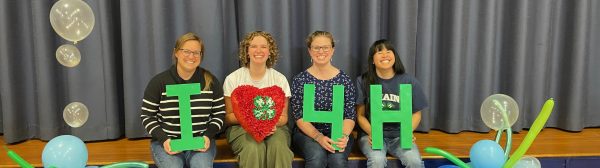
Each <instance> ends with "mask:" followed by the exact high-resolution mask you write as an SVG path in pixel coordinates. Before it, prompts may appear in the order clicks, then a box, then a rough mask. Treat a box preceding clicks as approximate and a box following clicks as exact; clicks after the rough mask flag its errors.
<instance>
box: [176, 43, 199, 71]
mask: <svg viewBox="0 0 600 168" xmlns="http://www.w3.org/2000/svg"><path fill="white" fill-rule="evenodd" d="M175 57H176V58H177V68H178V69H180V70H183V71H186V72H194V71H195V70H196V68H197V67H198V66H200V62H201V57H202V46H201V44H200V42H199V41H197V40H188V41H186V42H184V43H183V45H181V47H180V48H179V49H177V51H175Z"/></svg>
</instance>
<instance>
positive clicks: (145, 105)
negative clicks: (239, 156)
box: [141, 33, 225, 167]
mask: <svg viewBox="0 0 600 168" xmlns="http://www.w3.org/2000/svg"><path fill="white" fill-rule="evenodd" d="M203 58H204V42H203V41H202V39H200V37H198V36H197V35H196V34H194V33H187V34H184V35H182V36H181V37H179V39H177V42H176V43H175V48H173V59H174V60H175V64H174V65H172V66H171V67H170V68H169V69H167V70H166V71H164V72H162V73H160V74H158V75H156V76H154V78H152V80H150V82H149V83H148V86H147V87H146V90H145V91H144V99H143V101H142V107H141V118H142V124H143V125H144V127H145V128H146V131H147V132H148V133H149V134H150V135H151V136H152V141H151V144H150V146H151V149H152V158H153V159H154V163H155V164H156V165H157V166H158V167H212V166H213V159H214V157H215V154H216V152H217V150H216V146H215V135H216V134H217V132H219V130H221V128H223V124H224V117H225V104H224V101H223V89H222V88H221V84H220V83H219V81H218V80H217V78H215V77H214V76H213V75H212V74H211V73H210V72H209V71H208V70H206V69H204V68H201V67H200V63H201V62H202V59H203ZM186 83H198V84H200V86H201V88H200V89H201V94H197V95H192V96H191V97H190V100H191V102H193V103H191V104H190V105H191V113H192V116H193V117H192V132H193V134H194V137H203V138H204V146H205V148H204V149H199V150H195V151H181V152H172V151H171V145H170V142H171V139H181V131H180V129H181V128H180V126H179V124H180V123H179V104H178V101H177V97H167V96H166V86H167V85H174V84H186Z"/></svg>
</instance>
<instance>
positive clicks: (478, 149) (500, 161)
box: [469, 140, 506, 168]
mask: <svg viewBox="0 0 600 168" xmlns="http://www.w3.org/2000/svg"><path fill="white" fill-rule="evenodd" d="M469 155H470V157H471V166H472V167H474V168H500V167H502V165H504V162H505V161H506V158H505V156H504V151H503V150H502V147H501V146H500V145H499V144H498V143H496V142H494V141H492V140H480V141H478V142H477V143H475V144H473V146H472V147H471V152H470V153H469Z"/></svg>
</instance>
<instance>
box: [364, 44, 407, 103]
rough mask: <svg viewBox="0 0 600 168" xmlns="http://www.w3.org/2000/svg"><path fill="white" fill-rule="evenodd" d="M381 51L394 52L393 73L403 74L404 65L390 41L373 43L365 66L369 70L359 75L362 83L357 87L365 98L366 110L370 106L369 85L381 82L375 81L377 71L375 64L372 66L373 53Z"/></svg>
mask: <svg viewBox="0 0 600 168" xmlns="http://www.w3.org/2000/svg"><path fill="white" fill-rule="evenodd" d="M383 49H387V50H391V51H392V52H394V67H393V68H394V73H396V74H404V72H405V71H404V65H403V64H402V60H400V57H399V56H398V54H397V52H396V49H395V48H394V46H393V45H392V44H391V43H390V41H388V40H386V39H381V40H377V41H375V42H374V43H373V44H372V45H371V48H369V61H368V62H367V64H368V65H369V69H368V70H367V72H365V73H363V74H362V75H361V78H362V81H363V83H362V84H361V85H362V86H358V87H362V88H363V89H362V90H363V95H365V97H366V98H367V102H366V103H365V105H366V108H367V109H370V108H371V107H370V106H371V105H370V103H369V102H370V101H371V100H370V97H369V93H371V90H370V89H371V85H372V84H380V83H381V82H380V81H379V80H377V78H378V77H377V69H376V68H375V64H373V57H375V53H377V52H379V51H381V50H383Z"/></svg>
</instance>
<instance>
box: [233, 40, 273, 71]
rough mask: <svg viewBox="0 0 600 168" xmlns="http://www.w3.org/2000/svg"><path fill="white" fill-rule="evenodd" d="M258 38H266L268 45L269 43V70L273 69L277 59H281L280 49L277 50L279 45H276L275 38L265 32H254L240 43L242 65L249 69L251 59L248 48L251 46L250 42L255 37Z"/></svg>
mask: <svg viewBox="0 0 600 168" xmlns="http://www.w3.org/2000/svg"><path fill="white" fill-rule="evenodd" d="M257 36H262V37H264V38H265V39H267V43H269V58H268V59H267V68H272V67H273V66H274V65H275V63H276V62H277V59H279V49H278V48H277V44H276V43H275V39H273V36H271V34H269V33H267V32H264V31H254V32H251V33H248V34H247V35H246V37H244V40H242V41H241V42H240V49H239V58H240V64H241V65H243V66H244V67H248V65H249V63H250V57H249V56H248V47H249V46H250V41H252V39H254V37H257Z"/></svg>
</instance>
